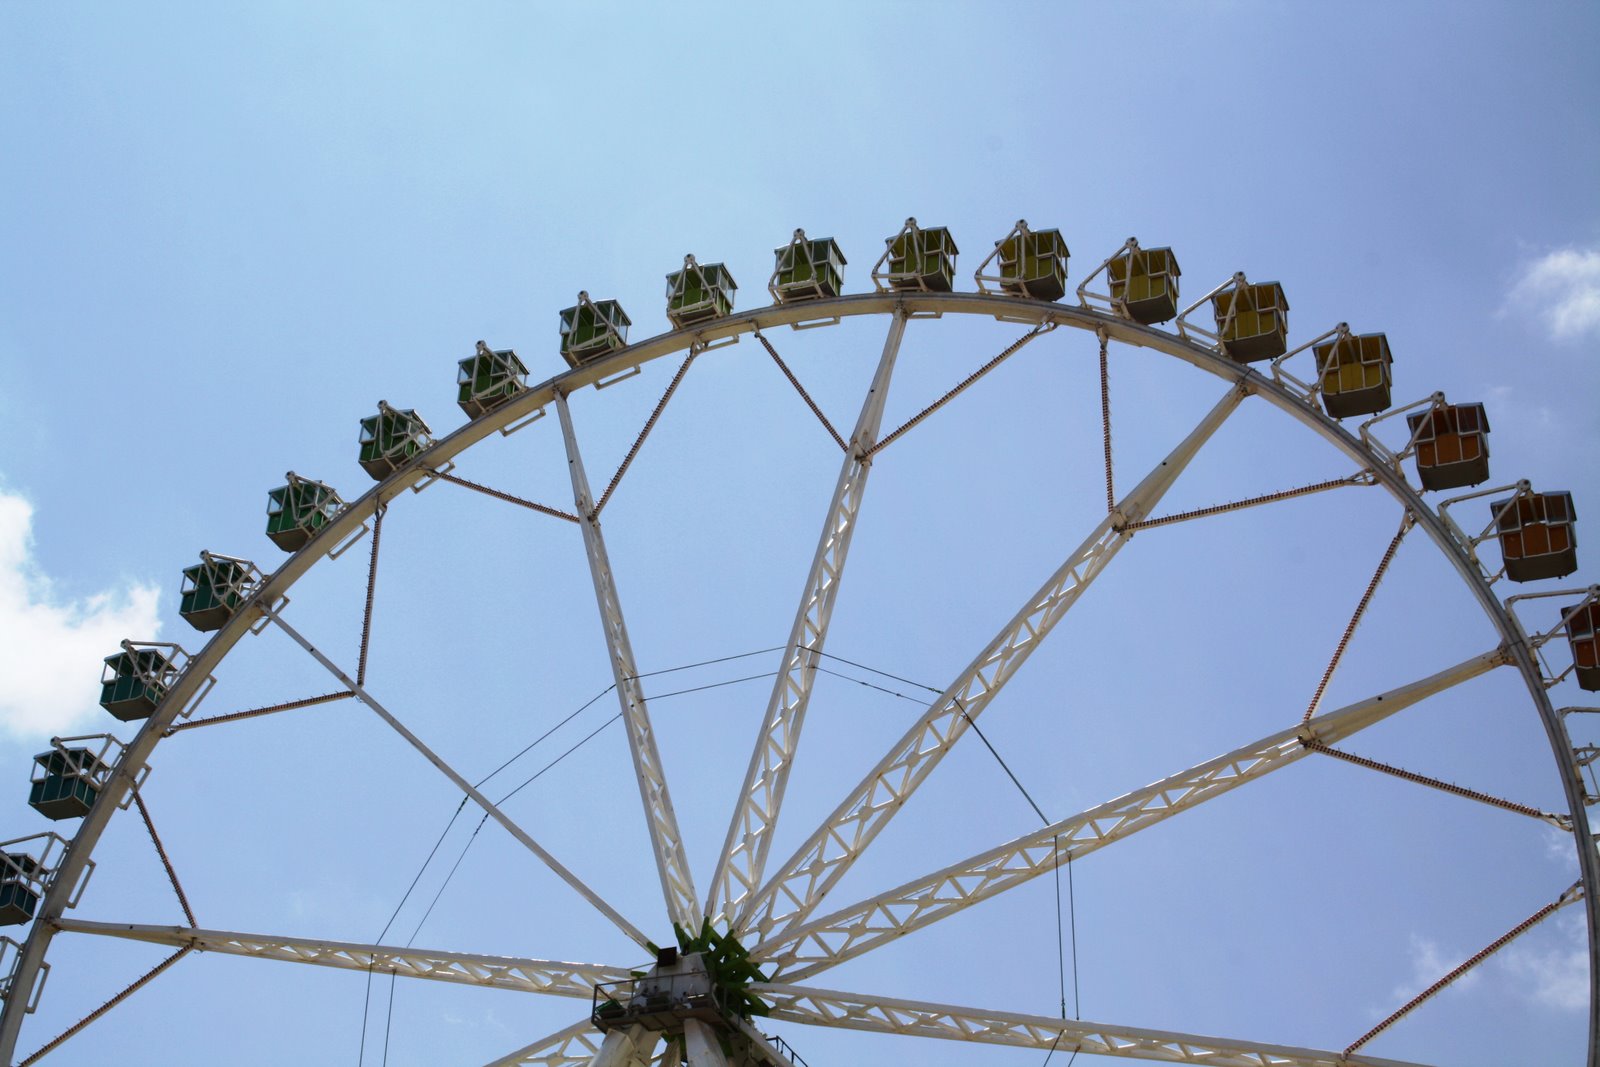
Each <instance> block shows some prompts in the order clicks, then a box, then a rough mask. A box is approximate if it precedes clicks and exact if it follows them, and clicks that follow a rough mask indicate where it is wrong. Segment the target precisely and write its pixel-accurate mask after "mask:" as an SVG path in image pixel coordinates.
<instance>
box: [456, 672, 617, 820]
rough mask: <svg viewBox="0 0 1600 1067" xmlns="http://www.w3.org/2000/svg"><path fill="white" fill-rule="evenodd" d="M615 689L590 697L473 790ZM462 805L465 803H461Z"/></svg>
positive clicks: (481, 780)
mask: <svg viewBox="0 0 1600 1067" xmlns="http://www.w3.org/2000/svg"><path fill="white" fill-rule="evenodd" d="M616 687H617V686H616V683H615V682H613V683H612V684H610V685H608V686H606V687H605V688H604V689H602V690H600V692H598V693H596V694H595V695H594V696H592V697H590V698H589V699H588V700H587V701H585V702H584V704H583V706H582V707H580V708H579V709H578V710H577V711H575V712H573V713H572V714H571V715H568V716H567V717H566V718H565V719H562V720H561V721H560V722H558V723H556V724H555V725H554V726H552V727H550V729H548V730H546V731H545V732H544V733H542V734H540V735H539V736H538V737H536V738H534V739H533V740H532V741H530V742H528V744H527V745H526V746H524V747H523V749H522V751H521V752H518V753H517V754H516V755H515V756H512V757H511V758H510V759H508V760H506V761H505V762H504V763H502V764H500V766H498V767H496V768H495V769H494V770H492V771H490V772H489V773H488V774H486V775H484V776H483V777H482V778H481V779H479V780H478V781H476V782H474V783H472V785H473V788H474V789H482V788H483V786H484V783H486V782H488V781H489V779H491V778H493V777H494V776H495V775H497V774H499V773H500V772H501V771H503V770H505V769H506V768H507V767H509V766H511V765H512V764H513V763H515V762H517V760H519V759H521V758H522V757H523V756H526V755H527V754H528V753H529V752H531V751H533V746H535V745H537V744H538V743H539V742H540V741H543V740H544V739H545V738H547V737H549V736H550V735H551V734H553V733H555V732H556V731H557V730H559V729H561V728H562V727H563V726H565V725H567V723H569V722H571V721H572V720H573V719H576V718H577V717H578V716H579V715H582V714H583V713H584V712H585V711H588V710H589V709H590V708H591V707H593V706H594V703H595V701H597V700H599V699H600V698H601V697H603V696H605V695H606V694H607V693H609V692H611V691H612V690H613V689H615V688H616ZM463 803H465V801H463Z"/></svg>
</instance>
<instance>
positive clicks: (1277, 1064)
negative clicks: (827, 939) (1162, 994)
mask: <svg viewBox="0 0 1600 1067" xmlns="http://www.w3.org/2000/svg"><path fill="white" fill-rule="evenodd" d="M750 991H751V992H752V993H755V994H757V995H759V996H760V997H761V998H762V999H763V1000H765V1001H766V1002H767V1003H768V1004H769V1005H771V1007H772V1013H771V1015H770V1018H772V1019H774V1020H781V1021H783V1022H794V1023H805V1024H808V1025H811V1026H832V1027H841V1028H843V1029H847V1030H866V1031H869V1032H872V1033H879V1034H902V1035H906V1036H915V1037H936V1038H943V1039H945V1040H947V1041H973V1042H978V1043H981V1044H987V1045H1009V1046H1011V1047H1013V1048H1031V1049H1040V1050H1045V1049H1059V1050H1061V1051H1063V1052H1065V1051H1072V1052H1086V1053H1089V1054H1090V1055H1096V1056H1121V1057H1123V1058H1125V1059H1132V1060H1154V1061H1157V1062H1160V1063H1198V1064H1205V1065H1206V1067H1356V1065H1360V1067H1421V1065H1419V1064H1406V1063H1402V1062H1401V1061H1398V1060H1380V1059H1372V1058H1369V1057H1366V1056H1351V1055H1347V1054H1346V1053H1343V1052H1332V1051H1325V1050H1321V1049H1309V1048H1295V1047H1292V1046H1288V1045H1269V1044H1264V1043H1262V1042H1257V1041H1235V1040H1230V1039H1227V1038H1220V1037H1202V1036H1200V1035H1198V1034H1182V1033H1172V1032H1168V1031H1164V1030H1149V1029H1144V1028H1142V1027H1132V1026H1116V1025H1113V1024H1109V1023H1098V1022H1089V1021H1087V1020H1070V1019H1052V1018H1050V1017H1049V1016H1047V1015H1023V1014H1019V1013H1016V1012H1008V1011H990V1010H985V1009H982V1008H961V1007H954V1006H952V1005H949V1004H928V1003H924V1002H922V1001H916V1000H898V999H891V998H889V997H873V996H862V995H859V994H855V993H840V992H838V991H836V990H831V989H810V988H807V987H805V986H794V985H777V984H762V983H757V984H755V985H752V986H751V987H750Z"/></svg>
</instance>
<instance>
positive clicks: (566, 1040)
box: [487, 1018, 600, 1067]
mask: <svg viewBox="0 0 1600 1067" xmlns="http://www.w3.org/2000/svg"><path fill="white" fill-rule="evenodd" d="M595 1035H596V1031H595V1028H594V1024H592V1023H591V1022H590V1021H589V1020H588V1019H587V1018H584V1019H582V1020H580V1021H579V1022H575V1023H573V1024H572V1025H571V1026H569V1027H567V1028H565V1029H563V1030H557V1031H556V1032H555V1033H553V1034H550V1035H549V1036H548V1037H541V1038H540V1039H539V1040H537V1041H535V1042H533V1044H531V1045H524V1046H523V1047H522V1048H519V1049H517V1051H515V1052H513V1053H510V1054H509V1055H505V1056H502V1057H500V1058H499V1059H497V1060H494V1061H492V1062H490V1063H489V1064H488V1065H487V1067H588V1064H589V1061H591V1060H593V1059H594V1056H595V1053H597V1052H599V1051H600V1042H599V1041H598V1040H596V1036H595Z"/></svg>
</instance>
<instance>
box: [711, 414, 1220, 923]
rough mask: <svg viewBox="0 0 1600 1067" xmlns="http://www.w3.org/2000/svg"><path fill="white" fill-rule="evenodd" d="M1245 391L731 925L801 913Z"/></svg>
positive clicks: (790, 919)
mask: <svg viewBox="0 0 1600 1067" xmlns="http://www.w3.org/2000/svg"><path fill="white" fill-rule="evenodd" d="M1244 396H1245V393H1244V392H1243V391H1242V389H1239V388H1235V389H1231V390H1229V392H1228V393H1227V395H1225V396H1224V397H1223V398H1222V400H1221V401H1219V402H1218V403H1217V405H1216V406H1215V407H1214V408H1213V409H1212V410H1211V411H1210V412H1209V413H1208V414H1207V415H1206V417H1205V418H1204V419H1202V420H1201V422H1200V424H1199V425H1198V426H1196V427H1195V429H1194V430H1193V431H1191V432H1190V434H1189V435H1188V437H1186V438H1185V439H1184V440H1183V441H1182V443H1180V444H1179V445H1178V447H1177V448H1176V449H1174V450H1173V452H1172V453H1171V454H1170V455H1169V456H1168V457H1167V458H1166V459H1165V460H1164V461H1163V462H1162V463H1161V464H1160V465H1159V466H1157V467H1156V469H1155V470H1153V471H1151V472H1150V474H1149V475H1147V476H1146V477H1145V479H1144V480H1143V481H1142V482H1140V483H1139V485H1138V487H1137V488H1135V489H1134V490H1133V491H1132V492H1131V493H1129V494H1128V495H1127V497H1125V498H1124V499H1123V500H1122V502H1121V503H1120V505H1119V506H1118V507H1117V508H1116V509H1115V510H1114V511H1113V512H1112V513H1111V514H1110V515H1108V516H1107V517H1106V519H1105V520H1104V521H1102V522H1101V523H1100V525H1099V526H1098V527H1097V528H1096V529H1095V530H1094V532H1093V533H1091V534H1090V535H1089V537H1088V538H1087V539H1086V540H1085V541H1084V542H1083V543H1082V544H1081V545H1080V546H1078V548H1077V549H1076V550H1075V551H1074V552H1073V553H1072V554H1071V555H1070V556H1068V557H1067V560H1066V562H1064V563H1063V564H1062V565H1061V566H1060V568H1058V569H1057V570H1056V572H1055V573H1054V574H1052V575H1051V576H1050V578H1049V579H1048V580H1047V581H1046V582H1045V583H1044V585H1043V586H1041V587H1040V589H1039V590H1038V592H1036V593H1035V594H1034V595H1033V596H1032V597H1031V598H1029V600H1028V602H1027V603H1026V604H1024V605H1023V607H1022V610H1021V611H1019V612H1018V613H1017V614H1016V616H1015V617H1013V618H1012V620H1011V621H1010V622H1009V623H1007V624H1006V626H1005V627H1004V628H1003V629H1002V630H1001V631H1000V632H999V633H998V634H997V635H996V636H995V637H994V639H993V640H991V641H990V642H989V644H988V645H987V646H986V647H985V648H984V649H983V651H982V652H980V653H979V654H978V656H977V658H976V659H974V660H973V661H972V663H971V664H970V665H968V667H967V668H966V669H965V670H964V671H962V672H961V673H960V674H959V675H958V676H957V677H956V679H955V681H954V682H952V683H951V684H950V686H949V687H948V688H946V689H945V691H944V692H943V693H942V694H940V696H939V697H938V699H936V700H935V701H934V702H933V703H932V704H931V705H930V706H929V707H928V710H927V711H926V712H925V713H924V714H923V715H922V716H921V717H920V718H919V719H918V720H917V722H916V723H915V724H913V725H912V727H911V728H910V729H909V730H908V731H907V732H906V733H905V735H904V736H903V737H902V738H901V739H900V740H899V741H898V742H896V743H895V745H894V747H893V748H891V749H890V751H889V753H888V754H887V755H885V756H884V757H883V759H882V760H880V761H879V762H878V764H877V766H876V767H874V768H873V769H872V771H871V772H870V773H869V774H868V775H867V777H866V778H865V779H864V780H863V781H862V782H861V783H860V784H859V785H857V786H856V788H855V789H854V790H853V791H852V792H851V793H850V794H849V795H848V796H847V797H846V798H845V800H844V801H843V802H842V803H841V804H840V805H839V806H838V807H837V808H836V809H835V810H834V812H833V813H832V814H831V815H830V816H829V817H828V818H827V820H826V821H825V822H824V823H823V824H822V825H821V826H820V827H818V828H817V830H816V831H815V832H814V833H813V834H812V835H811V837H810V838H808V839H807V841H806V842H805V844H803V845H802V846H801V847H800V849H799V850H798V851H797V852H796V853H795V854H794V855H793V856H792V857H790V859H789V860H788V861H787V862H785V863H784V865H783V867H782V868H781V869H780V870H779V871H778V873H777V874H776V875H774V876H773V878H772V879H771V880H770V881H769V882H768V883H767V884H766V885H765V886H764V887H763V888H762V889H761V890H760V891H759V892H758V893H756V894H755V895H754V896H753V897H751V898H750V900H749V901H748V903H747V904H746V906H745V907H744V909H743V910H742V912H741V914H740V916H739V919H738V921H736V922H735V924H734V926H735V929H737V930H739V931H740V932H742V933H743V932H754V934H755V935H756V936H755V937H754V938H751V939H750V940H754V941H758V942H759V941H765V940H767V939H768V938H769V937H770V935H771V933H772V931H773V930H774V929H776V928H779V927H780V925H786V926H791V927H792V926H795V925H798V924H799V923H801V922H804V921H805V919H806V918H807V916H809V915H810V914H811V912H812V911H813V910H814V909H815V908H816V906H817V905H818V904H819V903H820V902H821V900H822V898H823V897H824V896H825V895H826V894H827V893H828V891H829V890H830V889H832V888H833V886H834V885H835V884H836V883H837V882H838V880H839V879H840V878H841V877H843V875H844V874H845V872H846V871H847V870H848V869H849V868H850V866H851V865H852V864H853V863H854V862H855V859H856V857H857V856H859V855H860V854H861V853H862V852H863V851H864V850H865V849H866V847H867V845H868V844H870V843H871V841H872V839H873V838H874V837H876V836H877V834H878V833H879V832H880V831H882V829H883V828H884V827H885V826H886V825H887V824H888V822H889V820H890V819H892V818H893V817H894V815H895V813H896V812H898V811H899V810H900V808H901V806H903V805H904V804H905V802H906V801H907V799H909V798H910V796H911V795H912V794H913V793H914V792H915V791H916V789H917V787H918V786H919V785H920V784H921V783H922V782H923V780H924V779H926V778H927V776H928V775H929V774H930V773H931V772H932V771H933V769H934V767H935V766H937V765H938V763H939V761H940V759H942V758H943V756H944V754H945V753H946V752H948V751H949V749H950V747H951V746H952V745H954V744H955V742H956V741H957V740H958V739H959V738H960V737H961V735H962V734H964V733H965V732H966V729H967V726H968V725H969V724H971V723H972V722H974V721H975V720H976V719H977V717H978V716H979V715H980V714H982V713H983V710H984V709H985V708H986V707H987V706H988V705H989V703H990V702H991V701H993V700H994V698H995V697H996V696H997V695H998V694H999V693H1000V691H1001V690H1002V689H1003V688H1004V687H1005V684H1006V682H1007V681H1008V680H1009V679H1010V678H1011V677H1012V675H1014V674H1015V673H1016V671H1017V670H1018V669H1019V668H1020V667H1021V666H1022V664H1023V663H1024V662H1025V661H1026V660H1027V658H1028V656H1029V655H1030V654H1031V653H1032V652H1033V650H1034V649H1036V648H1037V647H1038V646H1039V644H1040V642H1041V641H1043V640H1044V638H1045V636H1046V635H1047V634H1048V633H1049V632H1050V631H1051V630H1052V629H1053V628H1054V627H1055V625H1056V624H1057V623H1059V622H1060V621H1061V619H1062V618H1063V617H1064V616H1065V615H1066V613H1067V610H1068V609H1069V608H1071V607H1072V605H1073V604H1074V603H1075V602H1076V601H1077V599H1078V597H1080V596H1081V595H1082V594H1083V592H1084V590H1085V589H1087V588H1088V587H1089V585H1090V583H1092V582H1093V581H1094V579H1095V578H1096V577H1097V576H1098V575H1099V574H1100V572H1101V571H1102V570H1104V569H1105V566H1106V564H1108V563H1109V562H1110V561H1111V559H1112V557H1113V556H1115V555H1116V553H1117V552H1118V550H1120V549H1121V548H1122V546H1123V545H1124V544H1125V543H1126V542H1127V540H1128V538H1129V537H1130V536H1131V535H1130V534H1129V533H1128V532H1127V531H1126V529H1125V526H1126V524H1128V523H1131V522H1136V521H1138V520H1139V519H1141V518H1143V517H1144V516H1146V515H1148V514H1149V513H1150V510H1151V509H1152V508H1153V507H1155V505H1156V504H1157V502H1159V501H1160V499H1161V498H1162V496H1163V495H1165V493H1166V492H1167V490H1168V489H1170V488H1171V487H1172V485H1173V483H1174V482H1175V481H1176V480H1177V478H1178V476H1179V474H1181V473H1182V471H1183V469H1184V468H1185V467H1186V466H1187V465H1188V464H1189V462H1190V460H1192V459H1193V458H1194V456H1195V455H1196V454H1197V453H1198V452H1199V450H1200V448H1201V446H1202V445H1203V444H1205V442H1206V441H1207V440H1209V439H1210V437H1211V435H1212V434H1213V433H1215V432H1216V430H1217V429H1218V428H1219V427H1220V426H1221V425H1222V424H1223V422H1225V421H1226V420H1227V418H1228V416H1229V415H1231V414H1232V413H1233V411H1234V410H1235V409H1236V408H1237V407H1238V405H1239V402H1240V401H1241V400H1242V399H1243V398H1244Z"/></svg>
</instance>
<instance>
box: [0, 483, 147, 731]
mask: <svg viewBox="0 0 1600 1067" xmlns="http://www.w3.org/2000/svg"><path fill="white" fill-rule="evenodd" d="M159 593H160V590H159V589H157V588H156V587H155V586H152V585H141V584H137V583H124V584H122V585H119V586H116V587H113V588H111V589H107V590H103V591H101V592H98V593H95V594H93V595H91V596H87V597H84V598H82V599H81V600H73V601H63V600H61V599H59V598H58V597H57V596H56V595H55V593H54V590H53V583H52V582H51V580H50V578H49V576H48V575H46V574H44V573H43V572H42V571H40V569H39V567H38V564H37V563H36V561H35V560H34V555H33V505H32V504H30V503H29V502H28V501H27V500H26V499H24V498H23V497H21V496H17V495H14V494H11V493H6V492H4V491H0V677H3V678H4V679H5V685H4V687H3V688H0V735H5V736H9V737H11V738H13V739H16V740H46V739H48V738H49V737H50V736H51V735H62V734H71V733H77V732H88V731H96V730H102V729H105V728H107V727H108V726H109V725H110V723H109V721H108V720H107V718H106V716H105V713H104V712H102V711H101V710H100V707H99V705H98V704H97V703H96V697H97V695H98V694H97V692H96V683H98V682H99V680H100V661H101V660H103V659H105V657H106V656H108V655H110V654H111V653H112V652H114V651H116V649H117V644H118V643H119V642H120V641H122V640H123V639H124V638H134V639H137V640H150V639H153V638H154V637H156V636H157V635H158V630H159V627H160V619H159V616H158V613H157V603H158V597H159Z"/></svg>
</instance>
